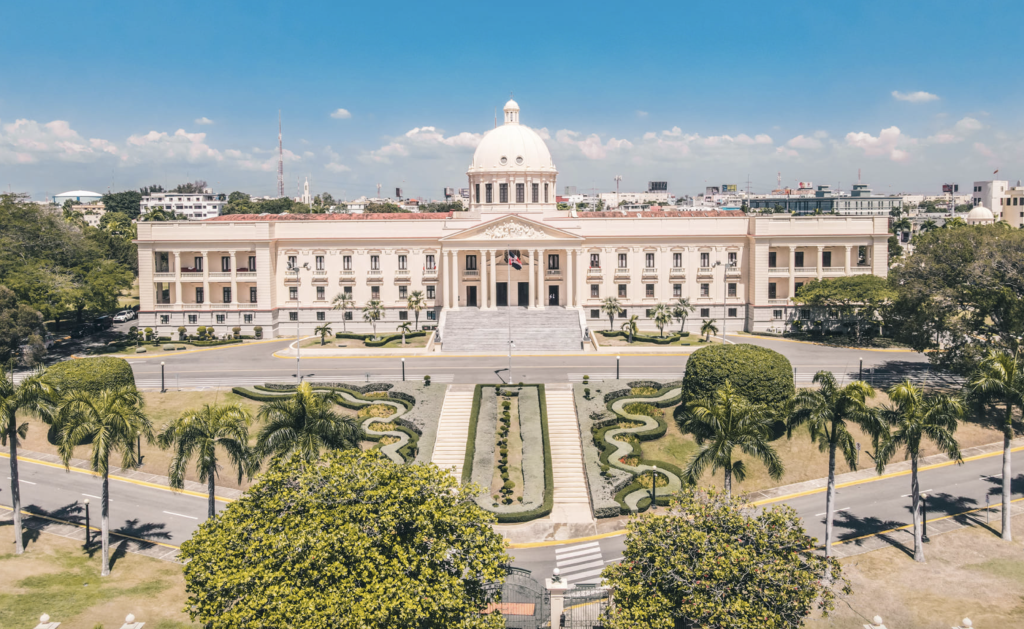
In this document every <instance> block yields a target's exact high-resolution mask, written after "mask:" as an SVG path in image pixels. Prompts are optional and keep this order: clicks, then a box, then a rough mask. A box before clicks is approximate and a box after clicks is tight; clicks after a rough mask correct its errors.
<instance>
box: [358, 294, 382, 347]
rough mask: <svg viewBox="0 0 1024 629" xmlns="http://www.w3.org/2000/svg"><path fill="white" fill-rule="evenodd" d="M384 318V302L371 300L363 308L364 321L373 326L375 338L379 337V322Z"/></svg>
mask: <svg viewBox="0 0 1024 629" xmlns="http://www.w3.org/2000/svg"><path fill="white" fill-rule="evenodd" d="M383 316H384V302H382V301H381V300H379V299H371V300H370V301H368V302H366V305H365V306H363V321H366V322H367V323H369V324H370V325H372V326H373V336H374V338H376V337H377V322H378V321H380V320H381V318H382V317H383Z"/></svg>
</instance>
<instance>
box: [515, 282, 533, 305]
mask: <svg viewBox="0 0 1024 629" xmlns="http://www.w3.org/2000/svg"><path fill="white" fill-rule="evenodd" d="M516 286H517V287H518V289H519V300H518V301H517V302H516V303H517V304H518V305H520V306H522V307H523V308H529V307H530V283H529V282H519V283H518V284H516Z"/></svg>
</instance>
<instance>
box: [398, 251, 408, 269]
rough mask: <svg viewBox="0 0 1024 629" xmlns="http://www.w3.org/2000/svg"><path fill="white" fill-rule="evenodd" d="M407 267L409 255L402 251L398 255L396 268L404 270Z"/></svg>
mask: <svg viewBox="0 0 1024 629" xmlns="http://www.w3.org/2000/svg"><path fill="white" fill-rule="evenodd" d="M408 268H409V256H407V255H405V254H404V253H403V254H401V255H400V256H398V270H399V271H405V270H408Z"/></svg>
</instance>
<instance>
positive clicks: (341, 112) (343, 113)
mask: <svg viewBox="0 0 1024 629" xmlns="http://www.w3.org/2000/svg"><path fill="white" fill-rule="evenodd" d="M351 117H352V114H351V113H349V111H348V110H347V109H342V108H340V107H339V108H338V109H336V110H335V111H333V112H331V118H334V119H335V120H348V119H349V118H351Z"/></svg>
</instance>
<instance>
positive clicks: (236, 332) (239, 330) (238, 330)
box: [231, 325, 242, 339]
mask: <svg viewBox="0 0 1024 629" xmlns="http://www.w3.org/2000/svg"><path fill="white" fill-rule="evenodd" d="M241 333H242V328H240V327H238V326H237V325H236V326H235V327H233V328H231V334H232V335H233V336H234V337H235V338H236V339H237V338H238V335H239V334H241Z"/></svg>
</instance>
